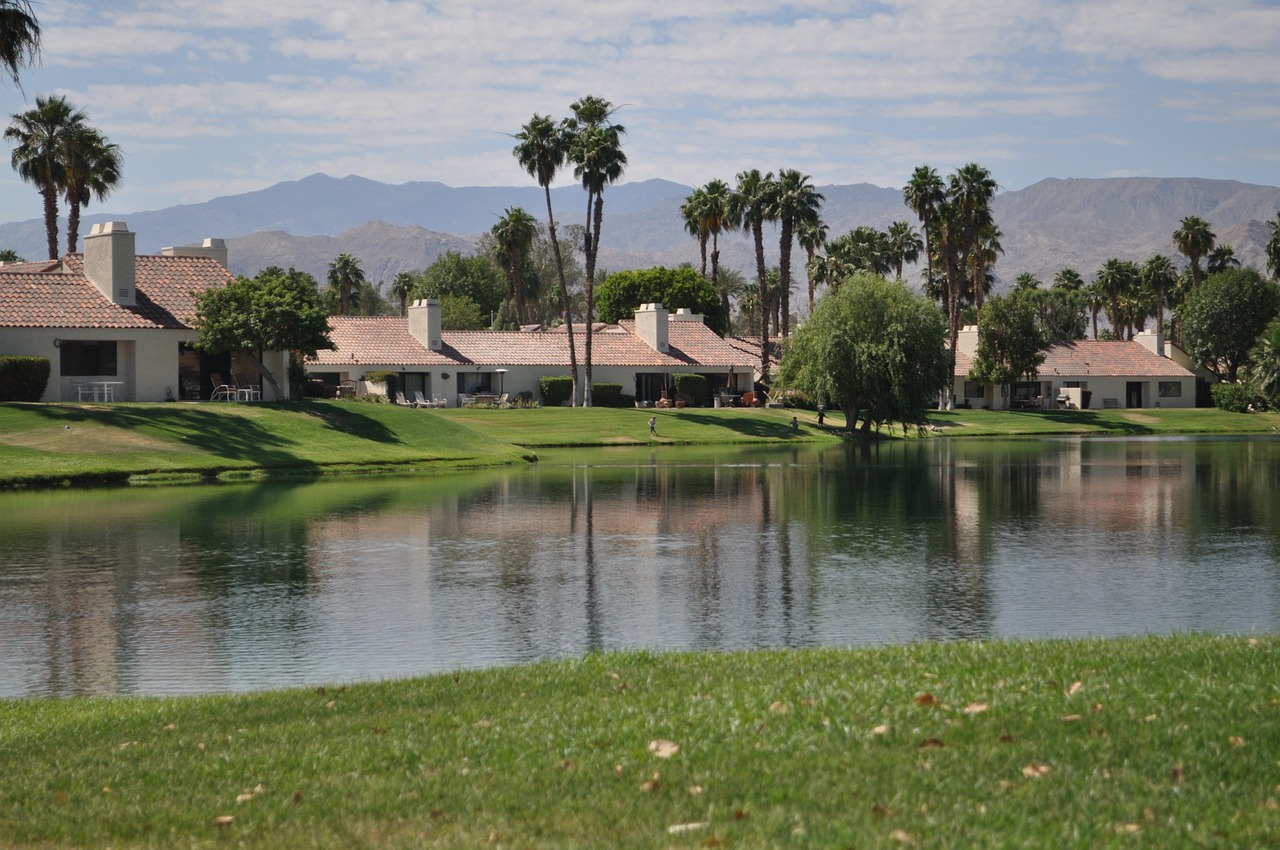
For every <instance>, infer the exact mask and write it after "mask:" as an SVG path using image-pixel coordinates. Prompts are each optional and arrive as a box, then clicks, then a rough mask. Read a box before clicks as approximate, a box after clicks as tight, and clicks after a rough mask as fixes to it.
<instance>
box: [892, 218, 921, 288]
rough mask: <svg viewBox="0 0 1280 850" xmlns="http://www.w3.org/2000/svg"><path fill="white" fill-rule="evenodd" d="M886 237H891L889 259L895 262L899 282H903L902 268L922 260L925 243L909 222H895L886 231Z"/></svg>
mask: <svg viewBox="0 0 1280 850" xmlns="http://www.w3.org/2000/svg"><path fill="white" fill-rule="evenodd" d="M885 235H886V236H888V237H889V239H888V247H889V257H890V259H891V260H892V262H893V268H894V271H895V272H896V273H897V277H898V280H902V267H903V266H905V265H906V264H907V263H914V262H915V261H916V260H918V259H920V252H921V251H922V250H924V242H922V241H921V240H920V234H918V233H916V231H915V228H914V227H912V226H911V222H908V221H895V222H893V223H892V224H890V225H889V229H888V230H886V231H885Z"/></svg>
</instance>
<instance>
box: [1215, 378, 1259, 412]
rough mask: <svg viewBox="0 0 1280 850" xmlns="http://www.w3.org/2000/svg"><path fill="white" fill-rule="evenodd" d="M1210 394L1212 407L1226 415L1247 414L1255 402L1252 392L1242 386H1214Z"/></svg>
mask: <svg viewBox="0 0 1280 850" xmlns="http://www.w3.org/2000/svg"><path fill="white" fill-rule="evenodd" d="M1210 392H1212V393H1213V404H1214V406H1215V407H1217V408H1218V409H1219V410H1225V411H1227V412H1228V413H1248V412H1249V405H1251V404H1253V403H1254V401H1255V397H1254V392H1253V390H1251V389H1249V388H1248V387H1247V386H1245V385H1244V384H1214V385H1213V389H1212V390H1210Z"/></svg>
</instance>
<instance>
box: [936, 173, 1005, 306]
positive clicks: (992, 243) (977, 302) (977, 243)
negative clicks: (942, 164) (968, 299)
mask: <svg viewBox="0 0 1280 850" xmlns="http://www.w3.org/2000/svg"><path fill="white" fill-rule="evenodd" d="M999 188H1000V187H999V186H998V185H997V184H996V181H995V180H994V179H993V178H992V177H991V172H990V171H988V170H987V169H986V168H983V167H982V166H981V165H979V164H978V163H976V162H970V163H968V164H966V165H963V166H961V167H960V168H959V169H957V170H956V172H955V173H954V174H952V175H951V178H950V180H949V182H948V186H947V196H948V199H949V200H950V201H951V202H952V203H953V204H955V206H956V210H957V212H958V213H959V224H960V227H961V238H962V239H963V240H964V243H965V244H964V248H963V250H964V251H965V253H966V254H967V257H968V259H969V260H970V268H969V271H970V275H971V276H970V286H971V288H972V293H973V306H974V307H976V308H977V310H978V312H979V314H980V313H981V312H982V296H983V295H984V294H985V293H984V291H983V290H984V289H985V288H986V287H985V278H986V274H987V268H988V266H989V265H990V264H991V263H993V262H994V261H995V254H996V253H999V252H1000V251H1001V250H1002V249H1001V248H1000V242H999V238H1000V230H999V228H997V227H996V225H995V221H994V220H993V219H992V216H991V199H992V198H994V197H995V194H996V191H997V190H998V189H999Z"/></svg>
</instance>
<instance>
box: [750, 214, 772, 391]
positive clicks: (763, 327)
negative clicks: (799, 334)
mask: <svg viewBox="0 0 1280 850" xmlns="http://www.w3.org/2000/svg"><path fill="white" fill-rule="evenodd" d="M751 235H752V237H754V239H755V241H756V276H757V277H758V278H759V280H760V383H762V384H765V383H768V382H769V282H768V280H767V279H766V277H767V275H766V272H765V268H764V228H763V226H762V225H761V222H760V220H759V219H756V220H755V221H753V222H752V223H751Z"/></svg>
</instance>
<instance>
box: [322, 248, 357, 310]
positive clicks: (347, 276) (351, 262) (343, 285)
mask: <svg viewBox="0 0 1280 850" xmlns="http://www.w3.org/2000/svg"><path fill="white" fill-rule="evenodd" d="M328 279H329V285H330V286H331V287H333V288H334V289H336V290H337V291H338V315H339V316H345V315H347V314H348V313H350V312H351V293H352V291H353V290H355V289H358V288H359V287H361V286H363V285H364V282H365V279H364V269H362V268H361V267H360V261H359V260H357V259H356V258H355V257H353V256H351V255H350V254H339V255H338V256H337V257H336V258H335V259H334V261H333V262H332V263H330V264H329V275H328Z"/></svg>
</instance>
